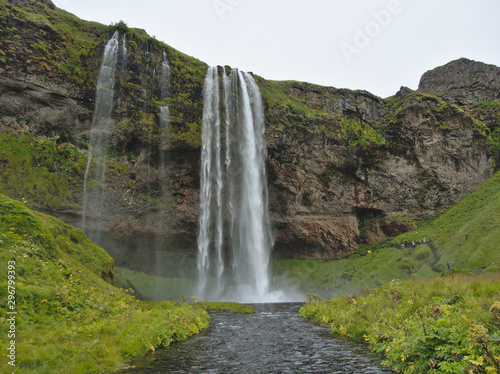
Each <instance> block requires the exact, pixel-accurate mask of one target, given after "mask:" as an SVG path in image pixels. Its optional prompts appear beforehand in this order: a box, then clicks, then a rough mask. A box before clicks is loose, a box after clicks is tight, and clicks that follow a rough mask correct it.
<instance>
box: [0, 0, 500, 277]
mask: <svg viewBox="0 0 500 374" xmlns="http://www.w3.org/2000/svg"><path fill="white" fill-rule="evenodd" d="M28 3H29V5H26V4H24V2H21V3H20V4H18V5H17V6H13V5H11V4H9V3H7V2H4V1H0V35H1V38H0V131H1V132H2V133H3V136H4V138H3V139H4V142H5V144H9V142H10V144H11V145H10V147H11V149H12V151H9V152H6V151H4V152H3V153H2V156H1V159H0V182H1V183H0V188H1V191H3V192H4V193H7V194H9V195H10V196H12V197H15V198H18V199H21V198H25V199H27V200H28V204H32V206H34V207H35V206H36V207H37V208H39V209H43V210H44V211H46V212H49V213H51V214H54V215H56V216H58V217H61V218H63V219H64V220H65V221H66V222H70V223H72V224H74V225H78V224H79V217H80V209H79V207H78V205H79V204H81V186H82V179H83V175H82V167H83V166H82V165H85V154H86V150H87V147H88V141H89V130H90V127H91V123H92V113H93V108H94V106H95V102H94V100H95V90H96V80H97V75H98V70H99V64H100V61H101V56H102V54H103V50H104V46H105V43H106V42H107V40H108V39H109V38H111V36H112V35H113V33H114V32H115V31H116V30H118V31H119V32H120V35H121V36H122V37H123V36H125V39H126V41H127V49H128V52H127V58H126V59H121V60H120V61H119V62H118V66H117V67H118V69H117V80H116V86H115V88H116V95H115V105H114V109H113V120H114V121H115V124H116V126H115V129H114V130H113V133H112V134H111V138H110V148H109V153H110V157H109V159H108V166H109V170H110V171H109V173H108V182H107V183H108V184H107V186H106V202H107V204H108V207H107V213H106V214H105V216H104V217H101V218H102V220H103V225H102V228H103V229H104V230H106V231H109V232H114V233H117V234H119V235H122V236H123V235H141V234H148V235H150V234H158V235H162V234H168V238H169V247H170V248H178V249H180V250H182V251H185V252H188V253H190V254H191V255H194V253H195V249H196V233H197V227H198V209H199V208H198V207H199V168H200V145H201V122H202V111H203V98H202V89H203V80H204V76H205V73H206V69H207V65H206V64H204V63H203V62H200V61H198V60H196V59H195V58H192V57H189V56H186V55H184V54H182V53H181V52H179V51H177V50H175V49H174V48H172V47H170V46H169V45H167V44H165V43H162V42H159V41H158V40H156V39H155V38H152V37H150V36H148V35H147V34H146V32H145V31H143V30H138V29H131V28H128V27H127V25H126V24H125V23H123V22H118V23H117V24H114V25H110V26H105V25H101V24H97V23H93V22H86V21H82V20H80V19H78V18H77V17H75V16H73V15H71V14H69V13H67V12H65V11H63V10H60V9H57V8H56V7H55V6H53V4H52V3H50V2H49V1H45V2H41V1H31V2H28ZM164 51H165V52H166V54H167V55H168V59H169V64H170V67H171V81H170V83H169V84H168V85H167V86H165V85H164V83H165V82H162V81H161V74H160V73H159V72H160V71H161V63H162V61H163V52H164ZM467 61H469V60H466V61H465V66H468V65H467V64H468V63H467ZM472 63H474V62H469V64H472ZM474 64H475V63H474ZM462 65H463V64H458V65H456V64H455V65H453V66H452V67H449V68H447V70H446V71H447V72H448V74H449V76H453V75H454V74H455V75H456V76H458V77H460V76H461V74H462V71H463V70H464V68H463V66H462ZM222 69H223V68H222V67H220V71H222ZM226 69H227V70H229V69H230V68H229V67H226ZM488 69H490V68H488ZM492 69H493V68H492ZM496 69H498V68H496ZM488 71H489V70H488ZM490 75H491V74H490ZM255 78H256V81H257V83H258V85H259V87H260V90H261V94H262V96H263V99H264V103H265V114H266V138H267V144H268V158H267V172H268V183H269V192H270V210H271V215H272V220H273V227H274V229H275V230H276V245H275V248H276V251H277V253H278V254H280V255H282V256H286V257H294V256H299V257H331V256H342V255H346V254H350V253H352V252H353V251H355V250H356V248H357V247H358V244H359V243H362V242H373V241H377V240H380V239H383V238H385V237H387V236H395V235H398V234H400V233H402V232H405V231H408V230H410V229H411V228H412V227H413V226H414V224H413V220H418V219H421V218H426V217H429V216H432V215H433V214H435V213H436V212H439V211H441V210H444V209H446V208H447V207H449V206H450V205H451V204H453V203H455V202H457V201H459V200H460V199H461V198H463V197H464V196H466V195H467V194H469V193H470V192H472V191H473V190H474V189H475V188H476V187H477V186H479V185H480V184H481V183H482V182H484V181H485V180H486V179H487V178H488V177H489V176H491V175H492V174H493V171H494V169H495V165H496V164H497V163H498V152H499V144H500V141H499V140H500V137H499V130H498V128H499V121H498V118H497V117H498V116H496V109H495V108H497V106H498V105H499V101H498V100H499V97H498V95H496V96H495V95H494V94H491V92H493V91H494V90H493V91H491V90H490V89H488V90H486V91H485V92H487V95H486V96H485V95H482V96H481V97H480V99H481V100H482V101H481V102H474V103H469V102H467V103H463V102H457V100H454V99H453V98H452V97H450V96H449V95H452V96H453V95H455V94H456V92H458V91H457V90H455V88H456V87H458V86H454V89H453V90H451V93H450V94H449V95H448V96H446V95H443V94H442V93H436V92H434V93H433V92H430V91H431V90H429V89H427V90H425V91H426V92H423V91H412V90H410V89H407V88H402V89H401V90H400V91H399V92H398V93H397V94H396V95H395V96H393V97H390V98H387V99H382V98H379V97H376V96H374V95H372V94H370V93H368V92H366V91H351V90H345V89H336V88H331V87H321V86H317V85H312V84H307V83H301V82H292V81H290V82H275V81H268V80H265V79H264V78H261V77H259V76H255ZM426 87H432V86H429V84H427V85H426ZM440 87H441V86H440ZM494 92H496V91H494ZM488 95H489V96H488ZM164 104H168V106H169V108H170V114H171V116H170V120H171V126H170V131H169V133H168V136H167V141H166V142H163V141H162V137H161V136H160V130H159V125H158V124H159V115H160V108H161V106H162V105H164ZM23 139H24V140H23ZM30 139H32V140H30ZM19 142H21V144H19ZM22 142H24V143H22ZM16 144H18V145H16ZM31 144H33V145H37V144H43V147H45V148H46V149H49V150H50V152H49V153H48V154H47V156H46V161H47V162H49V163H50V162H52V163H51V164H50V165H48V164H47V163H45V164H44V163H43V162H40V161H39V160H38V159H35V158H33V155H32V153H30V152H32V151H31V150H29V149H28V148H29V147H31ZM23 149H24V150H23ZM64 152H70V153H71V154H72V155H74V156H72V157H73V160H74V161H73V162H72V163H71V164H69V165H65V164H64V165H63V161H62V160H61V159H60V158H59V157H60V155H61V154H64ZM161 159H163V160H166V163H167V167H166V169H167V174H168V176H169V178H168V181H167V182H166V183H165V185H162V183H161V182H160V181H161V178H160V173H159V170H158V165H159V164H160V160H161ZM42 161H43V160H42ZM26 165H29V166H30V167H29V168H27V167H25V166H26ZM22 173H24V174H22ZM19 175H23V177H22V178H19V177H15V176H19ZM40 175H46V176H49V175H50V177H48V178H53V180H54V182H53V183H50V188H49V186H44V183H45V182H44V180H46V178H41V177H37V176H40ZM15 178H18V179H17V181H21V182H20V183H22V180H26V181H27V182H26V183H25V184H23V187H21V188H19V189H17V188H13V185H14V183H18V182H17V181H16V182H14V179H15ZM37 178H38V179H37ZM35 180H36V181H37V182H36V183H35V182H33V181H35ZM29 181H31V182H29ZM63 181H64V182H63ZM52 185H54V186H56V187H55V188H52ZM48 191H50V195H51V196H52V197H51V198H50V199H47V198H46V197H47V196H48ZM164 191H167V192H168V193H167V195H166V196H165V195H164V194H163V192H164ZM161 222H168V225H164V224H161ZM144 256H148V254H147V253H145V254H144ZM138 270H140V269H138ZM146 270H147V269H146Z"/></svg>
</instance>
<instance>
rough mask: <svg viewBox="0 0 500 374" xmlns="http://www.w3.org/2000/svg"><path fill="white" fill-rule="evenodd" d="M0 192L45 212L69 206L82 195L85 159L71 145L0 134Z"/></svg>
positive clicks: (16, 134) (25, 135) (22, 135)
mask: <svg viewBox="0 0 500 374" xmlns="http://www.w3.org/2000/svg"><path fill="white" fill-rule="evenodd" d="M0 160H1V163H2V164H3V166H2V167H1V171H0V193H4V194H6V195H8V196H10V197H12V198H14V199H18V200H23V201H26V202H27V204H28V206H30V207H32V208H35V209H38V210H44V211H54V210H58V209H66V208H72V207H75V206H76V203H77V201H78V199H79V197H80V194H81V184H82V181H83V176H84V173H85V167H86V161H85V158H84V157H83V155H82V154H81V153H80V152H79V151H78V150H77V149H76V148H75V147H73V146H71V145H67V144H61V145H57V144H55V143H54V142H52V141H48V140H37V139H35V138H34V137H33V136H31V135H30V134H29V133H27V132H25V133H14V134H5V133H0Z"/></svg>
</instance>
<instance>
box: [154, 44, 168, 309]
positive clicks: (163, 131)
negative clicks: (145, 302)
mask: <svg viewBox="0 0 500 374" xmlns="http://www.w3.org/2000/svg"><path fill="white" fill-rule="evenodd" d="M159 76H160V82H159V86H160V95H161V100H162V101H163V102H164V104H163V105H162V106H160V113H159V123H158V127H159V144H158V148H159V149H158V151H159V155H160V163H159V166H158V179H159V182H160V185H161V189H162V196H161V199H162V201H163V202H165V201H166V199H167V198H168V188H167V185H168V175H167V159H166V151H167V147H168V132H169V127H170V110H169V108H168V105H167V104H166V100H167V97H168V94H169V86H170V65H169V63H168V58H167V53H166V52H165V51H163V60H162V64H161V74H160V75H159ZM160 225H161V226H162V227H161V230H160V231H162V232H166V231H168V230H167V226H168V220H167V218H166V217H165V216H164V215H163V214H162V215H161V218H160ZM165 248H166V244H165V238H164V237H161V236H158V237H157V238H156V240H155V262H154V271H155V275H157V276H160V275H162V274H163V271H164V264H165V261H166V260H165V259H164V254H165ZM154 287H155V295H156V297H157V298H158V299H162V293H163V290H162V287H161V285H160V283H159V278H158V277H157V278H155V284H154Z"/></svg>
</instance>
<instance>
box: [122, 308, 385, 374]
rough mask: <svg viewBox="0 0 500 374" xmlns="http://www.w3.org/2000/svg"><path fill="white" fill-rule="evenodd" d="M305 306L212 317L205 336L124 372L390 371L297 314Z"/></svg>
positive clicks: (361, 346) (358, 347) (159, 352)
mask: <svg viewBox="0 0 500 374" xmlns="http://www.w3.org/2000/svg"><path fill="white" fill-rule="evenodd" d="M301 305H302V304H297V303H293V304H281V303H274V304H255V307H256V308H257V311H258V312H257V313H256V314H250V315H235V314H233V313H232V312H223V313H211V317H212V319H211V321H210V327H209V328H208V329H207V330H206V331H204V332H202V333H201V334H199V335H197V336H195V337H192V338H189V339H187V340H185V341H183V342H180V343H174V344H172V345H171V346H169V347H167V348H165V349H161V350H157V351H156V352H154V353H153V354H151V355H149V356H148V357H146V358H143V359H141V360H139V361H136V362H134V364H133V365H134V367H131V368H129V369H126V370H122V371H121V372H120V373H122V374H136V373H145V374H153V373H155V374H159V373H169V374H173V373H220V374H233V373H234V374H237V373H252V374H257V373H262V374H264V373H265V374H272V373H329V374H333V373H338V374H347V373H350V374H353V373H356V374H358V373H367V374H370V373H390V372H391V371H390V370H389V369H388V368H386V367H384V366H382V365H381V364H380V361H381V360H380V358H379V357H378V356H377V355H375V354H373V353H371V352H370V351H369V350H368V348H367V346H366V345H364V344H361V343H355V342H352V341H350V340H347V339H339V338H336V337H334V336H332V335H331V334H330V331H329V329H328V328H325V327H321V326H318V325H316V324H312V323H310V322H308V321H306V320H304V319H303V318H301V317H299V316H298V315H297V313H298V310H299V308H300V306H301Z"/></svg>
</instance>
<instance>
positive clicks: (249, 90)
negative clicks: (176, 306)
mask: <svg viewBox="0 0 500 374" xmlns="http://www.w3.org/2000/svg"><path fill="white" fill-rule="evenodd" d="M220 86H221V84H220V82H219V74H218V71H217V68H216V67H210V68H209V70H208V73H207V76H206V78H205V86H204V91H203V97H204V109H203V129H202V151H201V175H200V177H201V183H200V218H199V224H200V229H199V230H200V231H199V235H198V272H199V295H198V297H201V298H208V299H214V300H220V299H231V300H239V301H245V302H261V301H273V300H274V299H275V298H277V297H278V296H277V294H276V293H275V292H274V293H273V292H271V290H270V275H269V272H270V269H269V262H270V252H271V249H272V246H273V240H272V233H271V224H270V218H269V212H268V192H267V182H266V172H265V159H266V156H267V154H266V152H267V147H266V143H265V137H264V130H265V127H264V109H263V104H262V98H261V95H260V92H259V89H258V86H257V84H256V83H255V80H254V79H253V77H252V75H250V74H248V73H244V72H241V71H238V70H236V69H234V70H232V71H231V73H230V75H229V76H227V75H226V74H225V73H224V74H223V76H222V88H223V95H222V96H221V94H220ZM221 97H222V99H221ZM221 108H223V110H221ZM221 123H223V124H224V128H223V129H221ZM223 132H225V136H222V135H223ZM222 139H224V144H221V140H222ZM223 148H225V149H223ZM223 156H224V159H225V162H224V166H225V168H223V165H222V157H223ZM223 169H224V170H223ZM224 218H226V220H227V222H226V224H225V223H224ZM224 229H225V230H226V231H227V232H224ZM224 243H227V245H224ZM228 258H230V259H231V261H230V266H228V264H227V262H228V260H227V259H228Z"/></svg>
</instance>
